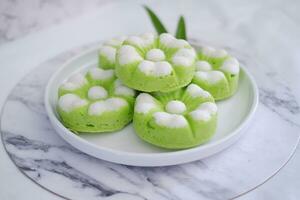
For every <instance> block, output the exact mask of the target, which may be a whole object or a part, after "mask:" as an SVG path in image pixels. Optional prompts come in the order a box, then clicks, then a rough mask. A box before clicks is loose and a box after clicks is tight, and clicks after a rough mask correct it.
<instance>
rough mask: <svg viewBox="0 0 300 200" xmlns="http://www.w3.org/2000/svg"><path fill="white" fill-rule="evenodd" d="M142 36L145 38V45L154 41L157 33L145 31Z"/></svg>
mask: <svg viewBox="0 0 300 200" xmlns="http://www.w3.org/2000/svg"><path fill="white" fill-rule="evenodd" d="M140 37H141V38H142V39H143V40H144V45H146V46H147V45H150V44H152V43H153V42H154V39H155V34H153V33H144V34H141V35H140Z"/></svg>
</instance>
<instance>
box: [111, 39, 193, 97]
mask: <svg viewBox="0 0 300 200" xmlns="http://www.w3.org/2000/svg"><path fill="white" fill-rule="evenodd" d="M195 60H196V53H195V50H194V49H193V48H192V47H191V45H190V44H189V43H188V42H187V41H185V40H183V39H176V38H174V37H173V36H172V35H170V34H167V33H163V34H161V35H159V36H155V35H154V34H151V33H150V34H144V35H141V36H130V37H128V38H127V39H126V40H125V41H124V42H123V43H122V45H121V46H120V48H118V50H117V53H116V75H117V76H118V78H120V80H122V82H123V83H124V84H125V85H127V86H128V87H131V88H134V89H136V90H140V91H144V92H154V91H161V92H169V91H173V90H176V89H178V88H181V87H184V86H186V85H187V84H189V83H190V82H191V80H192V78H193V76H194V72H195V64H194V63H195Z"/></svg>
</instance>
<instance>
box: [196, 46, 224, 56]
mask: <svg viewBox="0 0 300 200" xmlns="http://www.w3.org/2000/svg"><path fill="white" fill-rule="evenodd" d="M201 51H202V53H203V54H204V55H205V56H207V57H212V58H224V57H225V56H227V54H228V53H227V51H225V50H224V49H215V48H213V47H209V46H206V47H202V49H201Z"/></svg>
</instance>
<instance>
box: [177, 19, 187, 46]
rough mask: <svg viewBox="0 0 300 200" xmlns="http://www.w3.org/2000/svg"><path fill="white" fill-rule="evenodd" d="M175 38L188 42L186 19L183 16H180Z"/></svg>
mask: <svg viewBox="0 0 300 200" xmlns="http://www.w3.org/2000/svg"><path fill="white" fill-rule="evenodd" d="M175 37H176V38H178V39H184V40H186V29H185V20H184V17H183V16H182V15H181V16H180V18H179V20H178V24H177V30H176V35H175Z"/></svg>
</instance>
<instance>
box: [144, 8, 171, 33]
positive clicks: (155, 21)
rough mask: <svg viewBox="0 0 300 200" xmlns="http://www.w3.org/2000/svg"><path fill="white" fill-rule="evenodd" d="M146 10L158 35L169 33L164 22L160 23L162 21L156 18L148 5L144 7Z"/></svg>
mask: <svg viewBox="0 0 300 200" xmlns="http://www.w3.org/2000/svg"><path fill="white" fill-rule="evenodd" d="M143 7H144V8H145V10H146V11H147V13H148V15H149V17H150V19H151V22H152V24H153V26H154V28H155V30H156V32H157V34H161V33H167V32H168V31H167V29H166V28H165V26H164V25H163V24H162V22H161V21H160V19H159V18H158V17H157V16H156V14H155V13H154V12H153V11H152V10H151V9H150V8H149V7H148V6H146V5H144V6H143Z"/></svg>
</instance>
